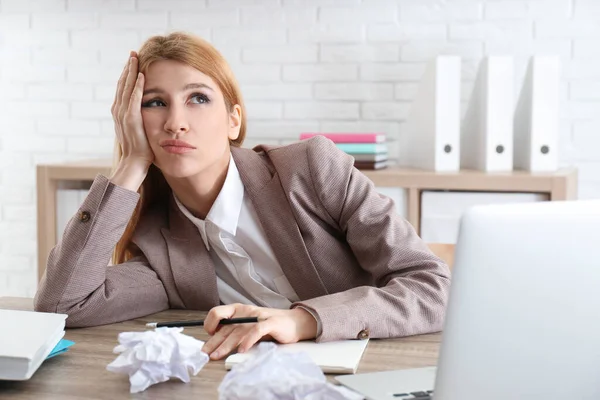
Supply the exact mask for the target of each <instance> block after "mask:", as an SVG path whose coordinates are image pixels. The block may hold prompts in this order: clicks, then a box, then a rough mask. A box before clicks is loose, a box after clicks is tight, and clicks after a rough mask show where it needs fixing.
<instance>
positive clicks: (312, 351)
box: [225, 339, 369, 374]
mask: <svg viewBox="0 0 600 400" xmlns="http://www.w3.org/2000/svg"><path fill="white" fill-rule="evenodd" d="M368 342H369V340H368V339H366V340H358V339H357V340H338V341H333V342H325V343H316V342H314V341H303V342H298V343H292V344H280V345H278V347H279V348H280V349H281V350H284V351H290V352H299V351H304V352H306V353H308V355H309V357H310V358H311V359H312V360H313V361H314V362H315V364H317V365H318V366H319V367H320V368H321V370H323V372H324V373H331V374H354V373H356V369H357V368H358V363H359V362H360V359H361V358H362V355H363V353H364V351H365V348H366V347H367V343H368ZM255 351H256V347H253V348H252V349H250V350H248V351H247V352H246V353H235V354H232V355H230V356H229V357H227V359H226V360H225V368H227V369H228V370H230V369H231V367H233V366H234V365H236V364H239V363H241V362H244V361H246V360H247V359H248V358H249V357H251V356H252V355H253V354H254V352H255Z"/></svg>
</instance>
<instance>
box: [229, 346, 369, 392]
mask: <svg viewBox="0 0 600 400" xmlns="http://www.w3.org/2000/svg"><path fill="white" fill-rule="evenodd" d="M257 346H258V348H257V352H256V355H255V356H253V357H251V358H249V359H248V360H246V361H245V362H243V363H241V364H237V365H234V366H233V367H232V368H231V371H230V372H229V373H228V374H227V375H226V376H225V378H224V379H223V382H221V385H219V399H220V400H255V399H261V400H301V399H302V400H362V399H363V398H364V397H363V396H361V395H359V394H357V393H355V392H353V391H351V390H349V389H346V388H345V387H342V386H336V385H333V384H331V383H329V382H327V378H326V377H325V374H323V371H321V368H319V366H318V365H317V364H315V362H314V361H313V360H312V359H311V358H310V357H309V355H308V354H306V353H304V352H294V353H292V352H285V351H281V349H278V348H277V346H276V345H275V344H274V343H270V342H261V343H259V344H258V345H257Z"/></svg>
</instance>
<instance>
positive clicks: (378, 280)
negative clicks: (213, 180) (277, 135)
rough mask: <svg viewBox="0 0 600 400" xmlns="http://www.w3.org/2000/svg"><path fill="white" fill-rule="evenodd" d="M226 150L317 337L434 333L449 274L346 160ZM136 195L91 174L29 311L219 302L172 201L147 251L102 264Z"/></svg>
mask: <svg viewBox="0 0 600 400" xmlns="http://www.w3.org/2000/svg"><path fill="white" fill-rule="evenodd" d="M231 151H232V155H233V158H234V160H235V162H236V165H237V167H238V169H239V172H240V176H241V179H242V181H243V183H244V187H245V189H246V193H247V195H248V196H249V197H250V199H251V201H252V203H253V205H254V207H255V208H256V212H257V214H258V217H259V219H260V222H261V224H262V226H263V228H264V230H265V232H266V234H267V237H268V240H269V243H270V244H271V246H272V248H273V251H274V253H275V255H276V257H277V260H278V261H279V263H280V265H281V268H282V270H283V272H284V273H285V275H286V276H287V278H288V280H289V281H290V284H291V285H292V287H293V288H294V290H295V291H296V293H297V294H298V296H299V297H300V299H301V300H300V302H298V303H295V304H293V305H292V307H294V306H298V305H303V306H305V307H308V308H310V309H311V310H313V311H314V312H315V313H316V315H317V316H318V318H319V319H320V321H321V324H322V334H321V336H320V337H319V338H318V340H319V341H328V340H337V339H346V338H356V337H357V336H360V337H365V336H367V334H368V336H370V337H373V338H387V337H400V336H407V335H414V334H419V333H425V332H433V331H439V330H441V328H442V323H443V319H444V313H445V306H446V299H447V294H448V288H449V285H450V279H449V269H448V267H447V266H446V265H445V264H444V262H443V261H442V260H441V259H439V258H438V257H436V256H435V255H434V254H433V253H432V252H431V251H430V250H429V248H428V247H427V246H426V245H425V243H424V242H423V241H422V240H421V239H420V238H419V237H418V236H417V234H416V233H415V231H414V230H413V228H412V226H411V225H410V224H409V223H408V222H407V221H406V220H404V219H403V218H401V217H400V216H399V215H398V214H397V213H396V211H395V207H394V204H393V202H392V201H391V200H390V199H389V198H387V197H384V196H381V195H379V194H378V192H377V191H376V190H375V187H374V185H373V183H372V182H371V181H370V180H369V179H368V178H367V177H365V176H364V175H363V174H362V173H361V172H360V171H358V170H357V169H355V168H354V167H353V162H354V159H353V158H352V157H350V156H349V155H347V154H345V153H343V152H342V151H340V150H338V149H337V147H336V146H335V145H334V144H333V143H332V142H331V141H330V140H329V139H325V138H323V137H316V138H314V139H311V140H306V141H301V142H298V143H294V144H291V145H288V146H281V147H269V146H258V147H257V148H255V149H253V150H250V149H241V148H232V149H231ZM171 198H172V196H171ZM138 199H139V195H138V193H135V192H132V191H129V190H127V189H124V188H121V187H119V186H116V185H114V184H112V183H110V182H109V180H108V179H107V178H106V177H105V176H102V175H98V176H97V177H96V179H95V181H94V183H93V184H92V187H91V190H90V192H89V195H88V196H87V198H86V199H85V201H84V202H83V204H82V205H81V207H80V209H79V212H78V214H76V215H75V216H74V217H73V218H72V219H71V220H70V222H69V223H68V225H67V227H66V229H65V233H64V236H63V238H62V241H61V242H60V243H59V244H57V245H56V247H54V249H53V250H52V252H51V254H50V256H49V258H48V265H47V268H46V271H45V273H44V276H43V278H42V280H41V283H40V287H39V290H38V292H37V293H36V296H35V309H36V310H38V311H47V312H60V313H67V314H69V317H68V319H67V325H68V326H70V327H82V326H92V325H101V324H108V323H113V322H118V321H123V320H128V319H132V318H137V317H141V316H145V315H148V314H152V313H156V312H159V311H162V310H165V309H168V308H185V309H193V310H209V309H210V308H212V307H214V306H217V305H219V304H220V303H219V294H218V292H217V283H216V274H215V269H214V265H213V263H212V261H211V258H210V255H209V253H208V252H207V250H206V247H205V246H204V245H203V244H202V239H201V236H200V233H199V232H198V230H197V229H196V228H195V227H194V225H193V224H192V223H191V222H190V221H189V220H188V219H187V218H186V217H185V216H184V215H183V214H182V213H181V211H180V210H179V209H178V207H177V206H176V204H174V201H171V204H170V207H169V208H168V209H155V210H152V211H150V212H148V213H146V215H143V216H142V218H141V220H140V223H139V225H138V228H137V229H136V232H135V233H134V237H133V240H134V242H135V244H136V245H137V246H138V247H139V248H140V250H141V251H142V253H143V255H140V256H137V257H135V258H134V259H132V260H130V261H128V262H126V263H124V264H120V265H117V266H109V267H107V265H108V264H109V260H110V258H111V254H112V251H113V249H114V247H115V245H116V243H117V241H118V240H119V239H120V238H121V236H122V234H123V232H124V230H125V227H126V225H127V223H128V222H129V220H130V218H131V215H132V213H133V210H134V207H135V206H136V204H137V202H138Z"/></svg>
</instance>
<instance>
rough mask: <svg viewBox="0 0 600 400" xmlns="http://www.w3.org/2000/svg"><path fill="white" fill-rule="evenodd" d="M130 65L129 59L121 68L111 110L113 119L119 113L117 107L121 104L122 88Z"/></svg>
mask: <svg viewBox="0 0 600 400" xmlns="http://www.w3.org/2000/svg"><path fill="white" fill-rule="evenodd" d="M130 63H131V57H130V58H129V60H128V61H127V63H126V64H125V66H124V67H123V71H122V72H121V76H120V77H119V80H118V82H117V91H116V93H115V99H114V101H113V105H112V108H111V112H112V115H113V117H116V116H117V114H118V112H119V106H120V104H121V98H122V97H123V86H124V85H125V79H126V78H127V72H128V71H129V64H130Z"/></svg>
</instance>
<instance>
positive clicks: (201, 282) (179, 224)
mask: <svg viewBox="0 0 600 400" xmlns="http://www.w3.org/2000/svg"><path fill="white" fill-rule="evenodd" d="M169 203H170V204H169V228H170V229H166V228H162V229H161V232H162V234H163V237H164V238H165V241H166V243H167V248H168V252H169V259H170V261H171V270H172V271H173V279H174V280H175V285H176V286H177V290H178V291H179V295H180V296H181V299H182V301H183V303H184V305H185V307H186V308H188V309H193V310H204V311H206V310H209V309H210V308H212V307H214V306H217V305H219V293H218V291H217V276H216V273H215V267H214V264H213V262H212V260H211V258H210V255H209V254H208V251H207V250H206V247H205V246H204V243H203V242H202V237H201V236H200V232H198V229H197V228H196V227H195V226H194V224H193V223H192V222H191V221H190V220H189V219H187V218H186V216H185V215H183V213H182V212H181V210H180V209H179V207H177V204H176V203H175V200H174V199H173V197H172V196H171V200H170V202H169Z"/></svg>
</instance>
